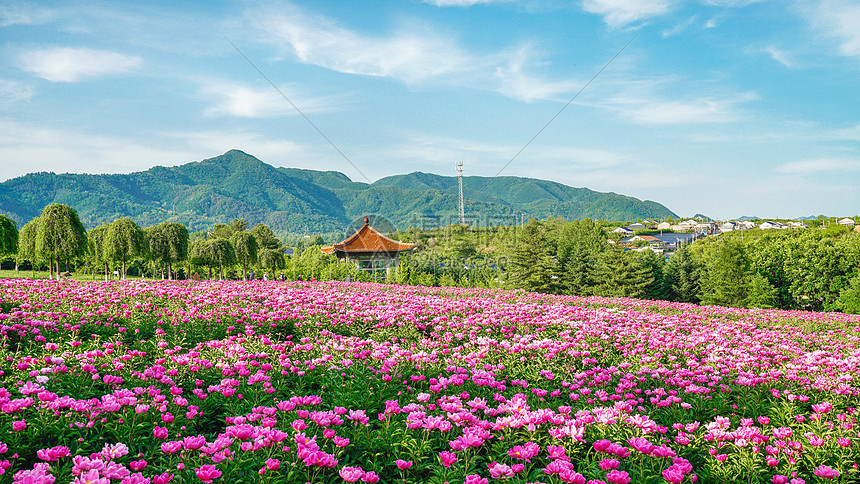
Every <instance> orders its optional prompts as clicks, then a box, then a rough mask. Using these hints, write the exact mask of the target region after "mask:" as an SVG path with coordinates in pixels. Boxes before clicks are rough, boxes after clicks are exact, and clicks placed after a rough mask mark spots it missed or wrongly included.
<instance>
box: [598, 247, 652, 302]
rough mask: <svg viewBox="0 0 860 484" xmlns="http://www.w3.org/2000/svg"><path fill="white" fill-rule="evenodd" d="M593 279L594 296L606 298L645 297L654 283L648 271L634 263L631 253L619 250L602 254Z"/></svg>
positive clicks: (611, 250)
mask: <svg viewBox="0 0 860 484" xmlns="http://www.w3.org/2000/svg"><path fill="white" fill-rule="evenodd" d="M592 279H593V281H594V286H592V288H591V292H592V294H594V295H595V296H604V297H639V298H641V297H645V296H646V294H647V292H646V291H647V288H648V286H650V285H651V284H652V283H653V282H654V278H653V276H652V275H651V274H650V273H648V271H647V270H646V269H644V268H643V267H641V266H637V264H635V263H634V260H633V256H632V255H630V253H628V252H624V251H622V250H619V249H610V250H606V251H604V252H602V253H601V254H600V256H599V257H598V259H597V265H596V266H595V268H594V272H593V274H592Z"/></svg>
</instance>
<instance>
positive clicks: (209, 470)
mask: <svg viewBox="0 0 860 484" xmlns="http://www.w3.org/2000/svg"><path fill="white" fill-rule="evenodd" d="M194 474H196V475H197V478H198V479H200V480H201V481H202V482H205V483H206V484H209V483H210V482H212V481H213V480H215V479H218V478H219V477H221V471H219V470H218V468H217V467H215V466H213V465H211V464H205V465H202V466H200V467H198V468H197V469H194Z"/></svg>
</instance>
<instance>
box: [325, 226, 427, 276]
mask: <svg viewBox="0 0 860 484" xmlns="http://www.w3.org/2000/svg"><path fill="white" fill-rule="evenodd" d="M415 247H416V245H415V244H410V243H407V242H400V241H399V240H394V239H391V238H389V237H386V236H384V235H382V234H381V233H379V232H377V231H376V230H375V229H374V228H373V227H371V226H370V220H369V219H368V218H367V217H364V226H363V227H361V228H360V229H358V230H357V231H356V232H355V233H354V234H352V236H350V237H349V238H347V239H346V240H344V241H343V242H341V243H339V244H334V245H329V246H327V247H323V248H322V249H321V250H322V252H323V254H335V255H336V256H337V258H338V259H339V260H346V261H348V262H350V261H351V262H355V263H356V264H357V266H358V268H359V269H361V270H366V271H375V270H380V269H385V271H386V273H387V272H388V271H389V270H390V269H391V268H392V267H397V261H398V257H399V254H400V253H401V252H406V251H410V250H413V249H414V248H415Z"/></svg>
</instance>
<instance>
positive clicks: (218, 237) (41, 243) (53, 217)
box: [0, 203, 286, 280]
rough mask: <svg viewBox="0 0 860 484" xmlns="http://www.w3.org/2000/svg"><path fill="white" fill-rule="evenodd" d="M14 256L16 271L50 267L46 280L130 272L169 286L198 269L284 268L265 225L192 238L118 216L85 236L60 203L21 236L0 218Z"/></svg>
mask: <svg viewBox="0 0 860 484" xmlns="http://www.w3.org/2000/svg"><path fill="white" fill-rule="evenodd" d="M9 257H12V258H14V260H15V263H16V269H17V268H18V266H19V265H20V264H28V265H30V266H31V268H32V270H33V271H35V270H36V269H38V268H42V267H47V268H48V271H49V275H50V277H51V278H59V277H60V274H61V273H62V272H63V269H64V270H65V271H69V270H70V269H72V268H73V269H75V270H78V271H81V270H82V271H84V272H87V271H89V272H91V273H103V274H104V277H105V280H107V279H110V278H111V277H112V275H113V274H114V271H116V274H117V276H118V277H119V278H121V279H123V280H124V279H125V278H126V275H127V274H128V273H129V270H130V268H132V267H133V268H134V272H135V273H136V275H141V273H142V272H148V273H149V274H151V275H156V274H160V275H161V277H162V278H163V279H169V280H172V279H174V278H175V277H176V276H177V273H179V274H181V275H182V276H183V277H186V278H187V277H190V276H191V274H192V273H194V272H195V271H197V270H208V272H209V277H210V278H212V277H213V271H217V273H218V275H219V277H221V278H224V277H225V271H232V270H233V269H241V275H242V278H243V279H247V278H248V273H249V269H250V270H253V269H261V270H263V271H267V273H268V272H271V273H272V274H274V272H275V271H277V270H281V269H283V268H284V267H285V266H286V262H285V258H284V247H283V244H282V243H281V242H280V241H279V240H278V238H277V237H276V236H275V234H274V233H273V232H272V230H271V229H270V228H269V227H268V226H266V225H264V224H258V225H257V226H255V227H253V228H251V229H249V228H248V224H247V223H246V222H245V221H244V220H241V219H239V220H234V221H233V222H232V223H231V224H229V225H228V224H217V225H215V226H214V227H213V229H212V230H211V231H206V232H202V233H197V234H189V232H188V230H187V228H186V227H185V226H184V225H182V224H179V223H175V222H164V223H160V224H158V225H153V226H150V227H146V228H141V227H140V226H138V225H137V224H136V223H135V222H134V221H133V220H132V219H131V218H128V217H122V218H119V219H117V220H115V221H113V222H109V223H105V224H102V225H99V226H97V227H95V228H93V229H92V230H89V231H87V230H86V229H85V228H84V226H83V224H82V223H81V221H80V218H79V217H78V214H77V212H76V211H75V210H74V209H73V208H71V207H69V206H68V205H63V204H58V203H55V204H51V205H48V206H47V207H45V208H44V210H43V211H42V213H41V214H40V215H39V216H38V217H36V218H34V219H33V220H31V221H29V222H27V223H26V224H25V225H24V226H23V227H21V230H20V231H19V230H18V229H17V227H16V225H15V223H14V221H12V220H11V219H9V218H8V217H6V216H4V215H0V258H9Z"/></svg>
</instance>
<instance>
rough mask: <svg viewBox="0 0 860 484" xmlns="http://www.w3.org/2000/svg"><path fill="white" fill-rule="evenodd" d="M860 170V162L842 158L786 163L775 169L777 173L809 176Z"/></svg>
mask: <svg viewBox="0 0 860 484" xmlns="http://www.w3.org/2000/svg"><path fill="white" fill-rule="evenodd" d="M858 170H860V160H852V159H840V158H818V159H812V160H801V161H792V162H789V163H784V164H782V165H780V166H778V167H776V168H775V169H774V171H775V172H777V173H785V174H793V175H808V174H812V173H821V172H834V171H836V172H845V171H858Z"/></svg>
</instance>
